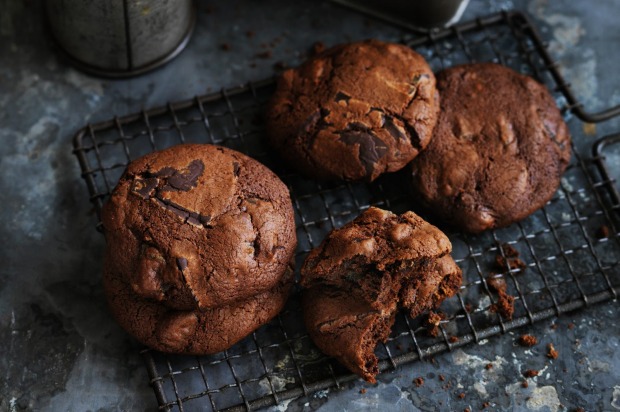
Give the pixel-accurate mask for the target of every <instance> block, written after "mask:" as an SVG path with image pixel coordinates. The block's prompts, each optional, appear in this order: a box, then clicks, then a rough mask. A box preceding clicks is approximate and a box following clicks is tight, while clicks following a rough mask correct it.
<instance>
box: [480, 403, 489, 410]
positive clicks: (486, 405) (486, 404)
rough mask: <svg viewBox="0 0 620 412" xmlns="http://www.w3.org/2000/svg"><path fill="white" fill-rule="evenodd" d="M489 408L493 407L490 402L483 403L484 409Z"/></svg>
mask: <svg viewBox="0 0 620 412" xmlns="http://www.w3.org/2000/svg"><path fill="white" fill-rule="evenodd" d="M489 406H491V403H489V402H485V403H483V404H482V409H486V408H488V407H489Z"/></svg>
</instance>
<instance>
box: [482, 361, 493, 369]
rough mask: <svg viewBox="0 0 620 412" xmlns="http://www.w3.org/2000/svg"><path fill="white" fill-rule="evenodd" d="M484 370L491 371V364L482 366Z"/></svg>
mask: <svg viewBox="0 0 620 412" xmlns="http://www.w3.org/2000/svg"><path fill="white" fill-rule="evenodd" d="M484 369H486V370H490V369H493V364H492V363H487V364H486V365H484Z"/></svg>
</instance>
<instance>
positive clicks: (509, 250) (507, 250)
mask: <svg viewBox="0 0 620 412" xmlns="http://www.w3.org/2000/svg"><path fill="white" fill-rule="evenodd" d="M500 248H501V249H502V251H503V252H504V256H506V257H519V251H518V250H517V249H515V248H514V246H512V245H509V244H508V243H502V244H501V246H500Z"/></svg>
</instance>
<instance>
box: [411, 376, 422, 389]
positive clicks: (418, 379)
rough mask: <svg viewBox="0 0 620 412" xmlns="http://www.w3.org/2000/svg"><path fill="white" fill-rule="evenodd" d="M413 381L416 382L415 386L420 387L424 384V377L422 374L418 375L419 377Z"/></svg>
mask: <svg viewBox="0 0 620 412" xmlns="http://www.w3.org/2000/svg"><path fill="white" fill-rule="evenodd" d="M413 383H415V386H417V387H418V388H419V387H420V386H422V385H424V378H423V377H421V376H418V377H417V378H415V379H414V380H413Z"/></svg>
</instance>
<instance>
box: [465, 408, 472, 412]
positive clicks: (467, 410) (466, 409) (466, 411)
mask: <svg viewBox="0 0 620 412" xmlns="http://www.w3.org/2000/svg"><path fill="white" fill-rule="evenodd" d="M463 412H471V411H470V410H469V408H465V409H463Z"/></svg>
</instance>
